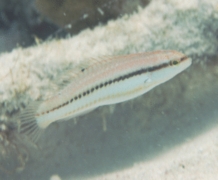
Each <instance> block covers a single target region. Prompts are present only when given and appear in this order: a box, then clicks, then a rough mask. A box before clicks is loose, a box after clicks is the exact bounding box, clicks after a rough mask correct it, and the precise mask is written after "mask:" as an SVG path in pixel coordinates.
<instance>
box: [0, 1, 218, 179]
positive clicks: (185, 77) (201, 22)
mask: <svg viewBox="0 0 218 180" xmlns="http://www.w3.org/2000/svg"><path fill="white" fill-rule="evenodd" d="M164 2H165V3H163V2H162V1H160V0H157V1H154V3H153V4H152V3H151V4H150V5H149V6H148V7H147V8H148V9H147V11H146V10H142V9H141V10H139V13H138V14H137V13H136V14H133V15H132V16H130V17H123V18H122V19H120V20H117V21H114V22H113V21H111V22H109V24H108V25H106V27H98V28H96V29H94V30H93V31H92V30H87V31H84V32H82V33H81V34H79V35H78V36H76V37H74V38H72V40H69V42H67V41H65V40H63V41H61V40H60V41H58V42H54V43H53V44H52V42H51V43H50V42H49V43H47V44H42V45H38V46H36V47H32V48H30V49H27V50H23V49H18V50H14V51H12V52H11V53H9V54H3V55H2V56H0V63H1V65H2V66H3V65H4V67H5V68H6V70H5V72H8V70H7V67H9V68H8V69H10V68H11V67H13V72H12V76H13V73H14V79H13V81H7V82H6V81H4V80H3V78H2V77H5V74H6V73H5V72H3V71H2V72H3V73H2V72H0V75H1V86H0V88H1V89H0V90H1V91H0V92H2V90H5V93H4V94H2V93H1V94H0V98H1V99H0V100H1V107H3V106H2V104H3V103H5V102H6V104H7V107H6V108H5V107H4V108H5V109H6V110H8V109H10V110H11V109H12V110H13V109H16V108H15V107H17V104H16V102H20V101H21V102H22V101H23V102H26V103H27V102H28V101H29V97H32V98H33V99H34V98H36V97H37V96H40V95H41V96H43V95H44V94H46V93H48V92H47V91H51V89H52V88H51V87H49V86H48V84H49V83H48V82H52V83H54V82H53V79H54V77H57V74H58V71H60V69H62V68H66V66H67V63H69V62H70V61H71V60H72V57H75V59H76V58H78V57H80V56H84V58H87V57H88V56H92V55H95V56H97V55H102V54H123V53H126V54H127V53H134V52H140V51H145V50H155V49H176V50H178V51H182V52H184V53H185V54H187V55H189V56H191V57H192V58H193V65H192V66H191V67H190V68H189V69H187V70H186V71H184V72H183V73H181V74H180V75H178V76H177V77H176V78H174V79H172V80H170V81H169V82H167V83H164V84H163V85H161V86H159V87H157V88H155V89H154V90H152V91H150V92H148V93H147V94H146V95H143V96H141V97H139V98H136V99H134V100H132V101H128V102H125V103H122V104H118V105H116V106H110V107H101V108H98V109H97V110H95V111H93V112H91V113H89V114H87V115H84V116H82V117H79V118H77V119H76V121H73V120H72V121H67V122H61V123H54V124H52V125H51V126H49V128H47V129H46V131H45V132H44V133H43V134H42V136H41V138H40V140H39V142H38V143H37V144H38V148H34V147H32V146H31V145H27V149H28V154H29V159H28V161H27V162H26V164H25V167H24V169H23V170H22V171H21V172H12V173H11V172H7V173H5V171H0V180H1V179H2V180H3V179H4V180H5V179H8V180H14V179H15V180H30V179H31V180H58V179H62V180H74V179H75V180H80V179H82V180H83V179H84V180H104V179H108V180H113V179H114V180H116V179H118V180H123V179H124V180H126V179H136V180H153V179H154V180H171V179H172V180H179V179H187V180H208V179H210V180H216V179H217V178H218V123H217V122H218V110H217V107H218V101H217V100H218V98H217V97H218V91H217V89H218V81H217V77H218V63H217V49H218V48H217V47H218V41H217V29H218V24H217V22H218V21H217V19H218V15H217V14H218V12H217V11H218V8H217V7H218V1H216V0H213V1H211V2H212V4H211V5H210V3H208V1H206V0H205V1H204V0H199V1H197V0H192V1H188V0H187V1H183V3H178V1H174V0H169V1H164ZM198 5H199V6H198ZM172 7H173V8H172ZM175 9H176V10H175ZM154 12H155V13H154ZM145 16H146V17H145ZM163 20H164V21H163ZM133 22H134V23H135V24H134V23H133ZM160 22H161V23H160ZM162 22H163V23H162ZM132 24H134V26H131V25H132ZM187 25H189V26H187ZM143 30H144V31H143ZM115 40H116V41H117V42H116V41H115ZM78 42H79V43H78ZM113 43H114V44H113ZM68 48H69V49H70V50H69V49H68ZM57 49H58V50H57ZM99 49H100V50H101V52H99ZM48 52H49V53H48ZM84 52H87V53H84ZM102 52H103V53H102ZM17 57H18V58H17ZM6 58H8V59H7V63H8V64H10V62H15V60H16V58H17V59H18V62H17V64H16V66H12V65H11V64H10V65H8V64H7V63H5V64H4V62H3V60H5V59H6ZM81 59H82V58H81ZM30 62H31V63H30ZM19 63H20V64H19ZM29 64H32V66H33V67H32V69H31V71H30V70H29V69H28V68H26V69H27V70H28V73H30V76H28V78H29V77H30V78H29V79H28V78H27V79H25V78H26V76H25V72H26V71H27V70H26V69H25V67H29V66H28V65H29ZM19 67H21V68H20V69H19ZM34 68H35V69H34ZM43 68H44V69H43ZM21 69H22V72H20V70H21ZM37 70H38V71H37ZM29 71H30V72H29ZM35 72H36V73H35ZM51 72H52V73H51ZM22 73H23V74H22ZM34 73H35V74H37V75H38V76H37V75H35V74H34ZM56 73H57V74H56ZM51 74H52V75H54V76H52V75H51ZM55 75H56V76H55ZM39 77H42V78H41V79H40V78H39ZM23 78H24V79H23ZM31 78H32V79H31ZM30 80H32V82H34V83H33V84H32V85H31V88H30V90H26V89H25V88H24V89H22V88H21V89H22V90H20V92H19V93H21V94H22V95H23V96H22V97H23V98H20V99H16V97H14V96H13V94H12V93H11V92H13V88H14V89H16V88H17V87H20V86H21V85H24V86H22V87H25V85H28V83H30V82H31V81H30ZM33 80H34V81H33ZM14 81H15V82H16V83H14ZM25 83H26V84H25ZM18 89H19V88H18ZM32 94H33V95H32ZM18 104H19V103H18ZM27 104H28V103H27ZM5 109H3V108H2V109H0V112H1V118H2V117H3V114H4V113H5V112H6V110H5ZM16 155H17V158H16ZM18 155H19V154H16V153H15V156H9V157H8V156H6V157H4V158H2V157H1V166H0V169H1V168H2V167H6V168H7V169H8V170H10V167H11V168H12V167H13V168H14V167H15V166H16V165H14V164H16V163H17V159H19V156H18ZM13 158H14V159H13ZM2 159H3V161H2ZM18 164H19V163H18ZM12 171H13V170H12Z"/></svg>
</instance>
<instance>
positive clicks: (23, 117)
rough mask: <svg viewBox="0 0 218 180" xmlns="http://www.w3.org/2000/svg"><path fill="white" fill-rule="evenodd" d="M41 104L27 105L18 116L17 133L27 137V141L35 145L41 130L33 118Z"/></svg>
mask: <svg viewBox="0 0 218 180" xmlns="http://www.w3.org/2000/svg"><path fill="white" fill-rule="evenodd" d="M40 104H41V102H34V103H31V104H30V105H28V107H27V108H26V109H24V110H23V111H22V112H21V113H20V115H19V124H18V131H19V133H21V134H24V135H25V136H27V138H28V139H30V140H31V141H33V142H34V143H36V141H37V140H38V139H39V137H40V135H41V133H42V131H43V129H42V128H41V127H39V125H38V123H37V119H36V118H35V114H36V111H37V109H38V106H39V105H40Z"/></svg>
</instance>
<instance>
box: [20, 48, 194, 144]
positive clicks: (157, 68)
mask: <svg viewBox="0 0 218 180" xmlns="http://www.w3.org/2000/svg"><path fill="white" fill-rule="evenodd" d="M191 63H192V59H191V58H190V57H188V56H186V55H185V54H183V53H181V52H178V51H175V50H158V51H153V52H142V53H136V54H129V55H117V56H108V57H101V58H98V59H94V60H93V59H90V60H89V64H88V65H84V64H82V65H81V66H78V67H79V68H77V69H76V70H72V72H71V73H72V74H73V76H72V80H70V83H69V84H68V85H66V86H65V87H63V89H62V90H60V91H59V92H57V93H56V94H55V95H54V96H52V97H51V98H48V99H47V100H45V101H42V102H41V101H36V102H34V103H32V104H30V105H28V107H27V108H26V109H24V110H23V111H22V112H21V113H20V116H19V132H20V133H22V134H25V135H27V136H28V137H29V138H30V139H31V140H33V141H36V140H37V139H38V137H39V136H40V134H41V132H42V131H43V130H45V129H46V128H47V127H48V126H49V125H50V124H51V123H53V122H56V121H62V120H69V119H72V118H74V117H77V116H80V115H83V114H86V113H88V112H90V111H92V110H94V109H96V108H98V107H100V106H104V105H111V104H116V103H121V102H124V101H127V100H130V99H133V98H136V97H138V96H140V95H143V94H145V93H146V92H148V91H150V90H151V89H153V88H154V87H156V86H158V85H160V84H162V83H164V82H166V81H168V80H170V79H172V78H173V77H174V76H176V75H177V74H179V73H181V72H182V71H184V70H185V69H186V68H188V67H189V66H190V65H191Z"/></svg>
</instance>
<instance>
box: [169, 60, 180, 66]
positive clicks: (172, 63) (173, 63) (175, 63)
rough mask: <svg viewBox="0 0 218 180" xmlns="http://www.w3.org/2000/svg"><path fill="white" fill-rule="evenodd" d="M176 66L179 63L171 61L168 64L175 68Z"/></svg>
mask: <svg viewBox="0 0 218 180" xmlns="http://www.w3.org/2000/svg"><path fill="white" fill-rule="evenodd" d="M177 64H179V61H177V60H172V61H171V62H170V65H171V66H175V65H177Z"/></svg>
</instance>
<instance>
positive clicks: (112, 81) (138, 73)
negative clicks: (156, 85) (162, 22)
mask: <svg viewBox="0 0 218 180" xmlns="http://www.w3.org/2000/svg"><path fill="white" fill-rule="evenodd" d="M187 58H188V57H186V56H184V57H182V58H181V59H180V62H181V61H184V60H186V59H187ZM171 64H172V63H171V62H170V63H163V64H161V65H158V66H153V67H148V68H142V69H140V70H137V71H134V72H131V73H128V74H125V75H122V76H119V77H117V78H115V79H113V80H108V81H106V82H102V83H100V84H99V85H96V86H95V87H92V88H91V89H88V90H87V91H85V92H82V93H80V94H78V95H77V96H74V97H73V98H71V99H70V100H69V101H67V102H65V103H63V104H62V105H59V106H58V107H55V108H53V109H51V110H49V111H47V112H42V113H41V115H42V114H45V113H49V112H52V111H54V110H57V109H59V108H61V107H64V106H66V105H68V104H69V103H72V102H73V101H76V100H78V99H81V98H82V97H85V96H87V95H89V94H90V93H92V92H94V91H96V90H99V89H101V88H103V87H106V86H108V85H111V84H113V83H116V82H119V81H123V80H126V79H129V78H131V77H134V76H137V75H141V74H143V73H146V72H153V71H157V70H160V69H162V68H165V67H167V66H171ZM38 115H39V114H38Z"/></svg>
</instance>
